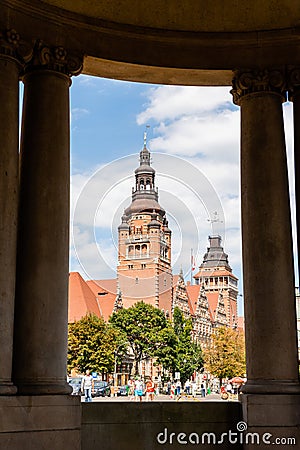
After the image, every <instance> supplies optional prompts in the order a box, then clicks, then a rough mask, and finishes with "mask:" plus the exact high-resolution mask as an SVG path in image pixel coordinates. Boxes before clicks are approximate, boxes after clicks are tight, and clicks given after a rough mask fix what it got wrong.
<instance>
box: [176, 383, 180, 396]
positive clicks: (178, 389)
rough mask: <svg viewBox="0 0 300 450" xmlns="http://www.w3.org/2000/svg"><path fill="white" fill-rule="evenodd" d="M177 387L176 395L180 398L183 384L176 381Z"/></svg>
mask: <svg viewBox="0 0 300 450" xmlns="http://www.w3.org/2000/svg"><path fill="white" fill-rule="evenodd" d="M175 386H176V395H177V396H179V395H180V392H181V382H180V380H177V381H176V385H175Z"/></svg>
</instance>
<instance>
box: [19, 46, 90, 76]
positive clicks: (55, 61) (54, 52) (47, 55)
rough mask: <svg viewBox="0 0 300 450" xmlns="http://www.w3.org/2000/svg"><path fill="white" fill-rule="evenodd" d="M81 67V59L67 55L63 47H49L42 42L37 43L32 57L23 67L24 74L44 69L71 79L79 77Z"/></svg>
mask: <svg viewBox="0 0 300 450" xmlns="http://www.w3.org/2000/svg"><path fill="white" fill-rule="evenodd" d="M82 66H83V58H82V57H80V56H77V55H73V54H71V53H68V52H67V50H66V49H64V48H63V47H50V46H47V45H46V44H44V43H43V42H42V41H37V42H36V45H35V47H34V50H33V57H32V59H31V61H30V62H29V64H27V65H26V67H25V73H26V72H30V71H32V70H38V69H41V68H44V69H48V70H53V71H56V72H60V73H63V74H65V75H68V76H70V77H71V76H74V75H79V74H80V72H81V71H82Z"/></svg>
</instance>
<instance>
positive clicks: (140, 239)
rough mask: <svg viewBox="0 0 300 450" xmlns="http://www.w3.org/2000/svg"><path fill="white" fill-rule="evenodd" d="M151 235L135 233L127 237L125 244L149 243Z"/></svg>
mask: <svg viewBox="0 0 300 450" xmlns="http://www.w3.org/2000/svg"><path fill="white" fill-rule="evenodd" d="M149 242H150V239H149V235H148V234H135V235H133V236H132V237H131V238H129V239H126V241H125V244H137V243H139V244H140V243H142V244H143V243H145V244H146V243H149Z"/></svg>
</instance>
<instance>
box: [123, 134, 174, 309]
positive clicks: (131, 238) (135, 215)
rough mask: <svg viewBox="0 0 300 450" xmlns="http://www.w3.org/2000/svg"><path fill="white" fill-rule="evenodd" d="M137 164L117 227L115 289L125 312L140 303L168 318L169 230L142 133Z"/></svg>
mask: <svg viewBox="0 0 300 450" xmlns="http://www.w3.org/2000/svg"><path fill="white" fill-rule="evenodd" d="M139 162H140V164H139V167H138V168H137V169H136V170H135V186H134V187H133V188H132V201H131V204H130V206H129V207H128V208H126V209H125V211H124V214H123V216H122V222H121V224H120V225H119V227H118V267H117V274H118V287H119V290H120V293H121V295H122V301H123V305H124V307H125V308H128V307H130V306H132V305H133V304H134V303H137V302H138V301H144V302H145V303H149V304H151V305H153V306H156V307H158V308H160V309H162V310H164V311H165V312H166V314H170V312H171V302H172V268H171V230H170V229H169V228H168V221H167V217H166V212H165V210H164V209H163V208H162V207H161V206H160V204H159V203H158V189H157V188H156V187H155V170H154V169H153V167H152V166H151V159H150V152H149V150H148V149H147V147H146V133H145V135H144V147H143V149H142V150H141V152H140V161H139Z"/></svg>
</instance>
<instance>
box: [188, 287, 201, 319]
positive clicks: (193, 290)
mask: <svg viewBox="0 0 300 450" xmlns="http://www.w3.org/2000/svg"><path fill="white" fill-rule="evenodd" d="M186 291H187V294H188V299H189V307H190V311H191V314H192V315H194V314H195V312H196V308H197V302H198V297H199V292H200V286H199V285H198V284H194V285H187V286H186Z"/></svg>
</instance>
